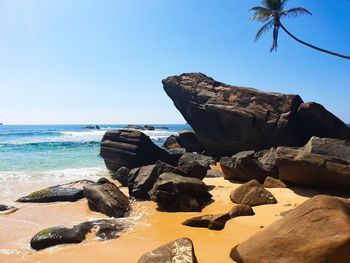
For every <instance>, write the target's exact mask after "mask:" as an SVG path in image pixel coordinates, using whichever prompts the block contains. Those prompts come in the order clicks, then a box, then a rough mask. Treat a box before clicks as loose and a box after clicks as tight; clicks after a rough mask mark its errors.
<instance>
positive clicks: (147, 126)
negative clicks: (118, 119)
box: [143, 125, 156, 131]
mask: <svg viewBox="0 0 350 263" xmlns="http://www.w3.org/2000/svg"><path fill="white" fill-rule="evenodd" d="M143 129H144V130H147V131H154V130H155V129H156V128H154V126H153V125H145V126H143Z"/></svg>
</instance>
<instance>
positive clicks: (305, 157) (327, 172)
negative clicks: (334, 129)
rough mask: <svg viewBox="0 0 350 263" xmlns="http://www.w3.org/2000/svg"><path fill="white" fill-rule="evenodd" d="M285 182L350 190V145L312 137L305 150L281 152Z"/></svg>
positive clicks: (282, 176)
mask: <svg viewBox="0 0 350 263" xmlns="http://www.w3.org/2000/svg"><path fill="white" fill-rule="evenodd" d="M276 161H277V166H278V169H279V173H280V178H281V180H282V181H284V182H287V183H290V184H294V185H300V186H304V187H311V188H324V189H334V190H346V191H348V190H349V188H350V142H349V141H345V140H337V139H329V138H318V137H312V138H311V139H310V141H309V142H308V143H307V144H306V145H305V146H304V147H302V148H297V149H295V148H289V147H279V148H277V160H276Z"/></svg>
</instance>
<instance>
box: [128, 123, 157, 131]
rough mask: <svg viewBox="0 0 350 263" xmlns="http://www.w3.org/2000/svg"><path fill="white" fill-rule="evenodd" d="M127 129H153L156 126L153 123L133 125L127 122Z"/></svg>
mask: <svg viewBox="0 0 350 263" xmlns="http://www.w3.org/2000/svg"><path fill="white" fill-rule="evenodd" d="M126 128H127V129H135V130H146V131H154V130H155V129H156V128H155V127H154V126H153V125H144V126H141V125H134V124H129V125H127V126H126Z"/></svg>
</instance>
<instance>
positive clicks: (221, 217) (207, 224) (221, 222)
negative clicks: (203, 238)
mask: <svg viewBox="0 0 350 263" xmlns="http://www.w3.org/2000/svg"><path fill="white" fill-rule="evenodd" d="M230 219H231V217H230V216H229V214H228V213H225V214H218V215H203V216H197V217H193V218H190V219H188V220H186V221H184V222H182V224H183V225H185V226H191V227H204V228H208V229H211V230H222V229H224V227H225V225H226V222H227V221H228V220H230Z"/></svg>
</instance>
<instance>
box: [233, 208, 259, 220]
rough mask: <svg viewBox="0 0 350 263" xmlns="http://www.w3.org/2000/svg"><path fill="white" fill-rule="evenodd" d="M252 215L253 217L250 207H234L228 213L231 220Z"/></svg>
mask: <svg viewBox="0 0 350 263" xmlns="http://www.w3.org/2000/svg"><path fill="white" fill-rule="evenodd" d="M253 215H255V213H254V211H253V208H252V207H251V206H250V205H234V206H233V207H232V208H231V210H230V212H229V216H230V217H231V218H235V217H239V216H253Z"/></svg>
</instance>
